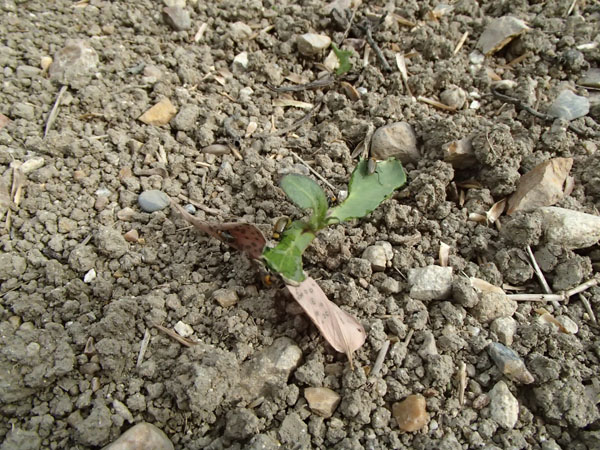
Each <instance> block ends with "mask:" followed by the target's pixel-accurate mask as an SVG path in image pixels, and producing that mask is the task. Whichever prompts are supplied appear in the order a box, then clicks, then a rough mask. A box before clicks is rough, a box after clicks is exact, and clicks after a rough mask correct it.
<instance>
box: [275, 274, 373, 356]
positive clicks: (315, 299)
mask: <svg viewBox="0 0 600 450" xmlns="http://www.w3.org/2000/svg"><path fill="white" fill-rule="evenodd" d="M287 288H288V290H289V291H290V293H291V294H292V297H294V299H295V300H296V301H297V302H298V303H299V304H300V306H301V307H302V309H304V311H305V312H306V314H308V317H310V319H311V320H312V321H313V322H314V324H315V325H316V326H317V328H318V329H319V331H320V332H321V334H322V335H323V337H324V338H325V339H326V340H327V342H329V343H330V344H331V346H332V347H333V348H334V349H336V350H337V351H338V352H341V353H345V354H346V355H347V356H348V360H349V361H350V366H351V367H353V365H352V354H353V353H354V352H355V351H356V350H358V349H359V348H360V347H361V346H362V345H363V344H364V343H365V339H366V338H367V334H366V333H365V329H364V328H363V326H362V325H361V323H360V322H359V321H358V320H357V319H356V318H355V317H354V316H352V315H350V314H348V313H347V312H346V311H343V310H342V309H340V307H339V306H338V305H336V304H335V303H333V302H332V301H331V300H329V299H328V298H327V296H326V295H325V293H324V292H323V290H322V289H321V287H320V286H319V285H318V284H317V282H316V281H315V280H314V279H312V278H311V277H307V278H306V280H304V281H302V282H301V283H299V285H298V286H292V285H288V286H287Z"/></svg>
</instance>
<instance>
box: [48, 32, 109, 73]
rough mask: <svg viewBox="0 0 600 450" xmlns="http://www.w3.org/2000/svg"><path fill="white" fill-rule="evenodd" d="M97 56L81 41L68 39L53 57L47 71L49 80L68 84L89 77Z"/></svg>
mask: <svg viewBox="0 0 600 450" xmlns="http://www.w3.org/2000/svg"><path fill="white" fill-rule="evenodd" d="M98 61H99V58H98V54H97V53H96V50H94V49H93V48H92V46H91V45H90V44H89V43H88V42H87V41H85V40H83V39H69V40H68V41H67V42H66V43H65V46H64V47H63V48H61V49H60V50H59V51H58V52H56V54H55V55H54V60H53V61H52V64H51V65H50V67H49V69H48V73H49V75H50V78H51V79H53V80H58V81H59V82H60V83H62V84H69V83H70V82H71V81H74V80H76V79H77V78H80V77H84V76H87V75H89V74H90V73H91V72H92V71H93V70H94V69H95V68H96V66H97V65H98Z"/></svg>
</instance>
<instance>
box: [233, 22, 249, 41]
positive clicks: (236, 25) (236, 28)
mask: <svg viewBox="0 0 600 450" xmlns="http://www.w3.org/2000/svg"><path fill="white" fill-rule="evenodd" d="M229 29H230V31H231V37H232V38H233V39H234V40H236V41H238V42H241V41H243V40H245V39H248V38H249V37H250V36H252V34H253V33H254V32H253V31H252V28H250V26H249V25H247V24H245V23H244V22H233V23H232V24H230V25H229Z"/></svg>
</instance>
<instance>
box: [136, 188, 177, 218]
mask: <svg viewBox="0 0 600 450" xmlns="http://www.w3.org/2000/svg"><path fill="white" fill-rule="evenodd" d="M138 204H139V205H140V208H141V209H142V211H144V212H147V213H151V212H155V211H160V210H161V209H165V208H166V207H167V206H169V205H170V204H171V199H170V198H169V196H168V195H167V194H165V193H164V192H163V191H159V190H158V189H152V190H150V191H144V192H142V193H141V194H140V195H139V197H138Z"/></svg>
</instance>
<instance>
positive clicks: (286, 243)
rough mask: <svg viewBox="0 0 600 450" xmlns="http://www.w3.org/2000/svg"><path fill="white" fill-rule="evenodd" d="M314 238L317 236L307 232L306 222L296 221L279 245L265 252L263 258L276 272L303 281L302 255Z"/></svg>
mask: <svg viewBox="0 0 600 450" xmlns="http://www.w3.org/2000/svg"><path fill="white" fill-rule="evenodd" d="M314 238H315V234H314V233H313V232H312V231H309V230H307V224H306V223H305V222H301V221H294V222H292V224H291V225H290V227H289V228H288V229H287V230H285V232H284V233H283V237H282V238H281V241H280V242H279V244H277V246H276V247H273V248H268V249H266V250H265V251H264V252H263V258H264V259H265V262H266V263H267V265H268V266H269V268H270V269H271V270H273V271H274V272H277V273H279V274H281V275H283V276H284V277H286V278H289V279H290V280H293V281H298V282H300V281H303V280H304V278H305V276H304V272H303V270H302V253H304V250H306V247H308V246H309V244H310V243H311V242H312V240H313V239H314Z"/></svg>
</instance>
